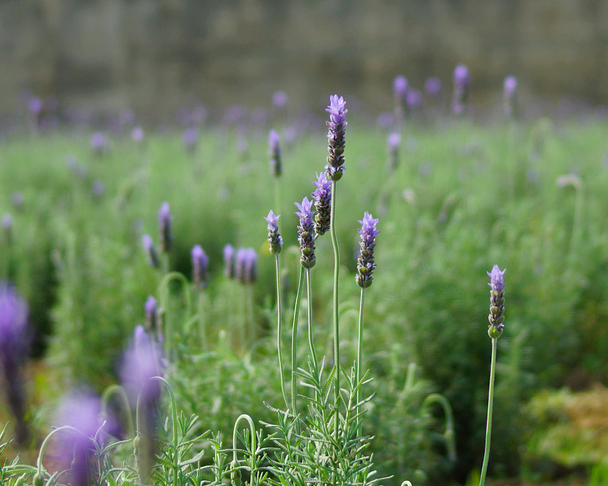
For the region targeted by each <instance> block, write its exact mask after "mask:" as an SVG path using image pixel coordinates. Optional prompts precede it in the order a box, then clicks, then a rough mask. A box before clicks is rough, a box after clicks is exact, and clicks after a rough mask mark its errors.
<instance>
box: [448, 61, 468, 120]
mask: <svg viewBox="0 0 608 486" xmlns="http://www.w3.org/2000/svg"><path fill="white" fill-rule="evenodd" d="M453 81H454V94H453V98H452V110H453V111H454V114H455V115H462V114H464V113H465V112H466V111H467V105H468V102H469V90H470V84H471V75H470V73H469V69H468V68H467V67H466V66H465V65H464V64H459V65H458V66H456V68H455V69H454V75H453Z"/></svg>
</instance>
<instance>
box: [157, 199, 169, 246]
mask: <svg viewBox="0 0 608 486" xmlns="http://www.w3.org/2000/svg"><path fill="white" fill-rule="evenodd" d="M172 219H173V218H172V217H171V211H170V210H169V203H168V202H164V203H163V204H162V205H161V207H160V209H159V210H158V226H159V229H160V249H161V251H162V252H163V253H169V252H170V251H171V246H172V242H173V235H172V234H171V220H172Z"/></svg>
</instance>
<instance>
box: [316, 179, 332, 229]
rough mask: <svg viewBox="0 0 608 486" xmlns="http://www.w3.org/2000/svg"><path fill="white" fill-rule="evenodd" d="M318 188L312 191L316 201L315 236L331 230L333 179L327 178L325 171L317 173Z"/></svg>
mask: <svg viewBox="0 0 608 486" xmlns="http://www.w3.org/2000/svg"><path fill="white" fill-rule="evenodd" d="M313 184H314V185H315V186H316V188H317V190H316V191H314V192H313V193H312V198H313V199H314V201H315V209H316V212H317V214H316V216H315V238H316V237H319V236H321V235H323V234H325V232H327V231H329V228H330V225H331V181H328V180H327V177H326V176H325V173H323V172H322V173H321V174H317V180H316V182H315V181H313Z"/></svg>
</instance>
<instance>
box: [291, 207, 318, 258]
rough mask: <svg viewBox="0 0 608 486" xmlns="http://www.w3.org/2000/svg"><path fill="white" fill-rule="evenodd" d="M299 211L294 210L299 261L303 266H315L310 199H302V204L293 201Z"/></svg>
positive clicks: (313, 229)
mask: <svg viewBox="0 0 608 486" xmlns="http://www.w3.org/2000/svg"><path fill="white" fill-rule="evenodd" d="M295 205H296V207H297V208H298V209H299V211H297V212H296V215H297V216H298V218H300V223H299V224H298V243H300V252H301V256H300V263H301V264H302V266H303V267H304V268H312V267H314V266H315V263H316V257H315V226H314V223H313V219H312V216H313V212H312V201H309V200H308V198H307V197H305V198H304V199H302V204H299V203H295Z"/></svg>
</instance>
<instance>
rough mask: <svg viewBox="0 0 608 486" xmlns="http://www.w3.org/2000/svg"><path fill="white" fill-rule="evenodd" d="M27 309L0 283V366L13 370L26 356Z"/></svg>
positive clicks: (7, 286)
mask: <svg viewBox="0 0 608 486" xmlns="http://www.w3.org/2000/svg"><path fill="white" fill-rule="evenodd" d="M27 318H28V307H27V303H26V302H25V300H23V298H21V297H20V296H19V294H17V292H16V291H15V290H14V289H13V288H12V287H11V286H9V285H7V284H6V283H0V365H1V366H2V369H4V370H5V372H6V370H8V369H9V368H11V369H13V368H15V367H17V366H18V365H20V364H21V363H22V362H23V360H24V359H25V357H26V355H27V349H28V346H29V336H28V329H27Z"/></svg>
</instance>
